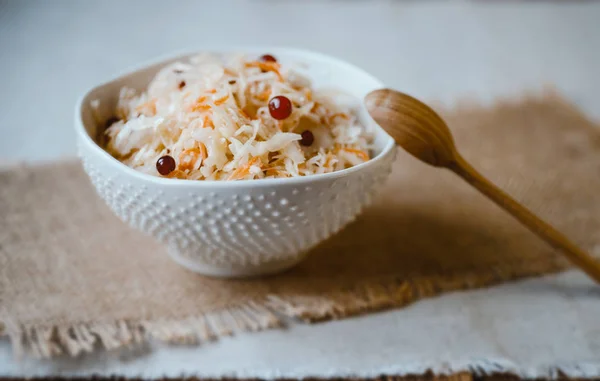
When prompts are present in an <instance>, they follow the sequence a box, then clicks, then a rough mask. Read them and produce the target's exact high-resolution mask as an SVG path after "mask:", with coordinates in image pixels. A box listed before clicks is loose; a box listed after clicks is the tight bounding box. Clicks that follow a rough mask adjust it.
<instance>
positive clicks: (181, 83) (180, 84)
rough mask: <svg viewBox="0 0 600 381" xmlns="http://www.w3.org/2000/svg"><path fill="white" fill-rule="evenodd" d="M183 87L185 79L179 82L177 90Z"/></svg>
mask: <svg viewBox="0 0 600 381" xmlns="http://www.w3.org/2000/svg"><path fill="white" fill-rule="evenodd" d="M184 87H185V81H181V82H179V90H181V89H183V88H184Z"/></svg>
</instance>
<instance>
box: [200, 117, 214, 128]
mask: <svg viewBox="0 0 600 381" xmlns="http://www.w3.org/2000/svg"><path fill="white" fill-rule="evenodd" d="M202 127H204V128H207V127H212V128H214V127H215V124H214V123H213V121H212V118H211V117H210V115H208V114H207V115H204V119H203V120H202Z"/></svg>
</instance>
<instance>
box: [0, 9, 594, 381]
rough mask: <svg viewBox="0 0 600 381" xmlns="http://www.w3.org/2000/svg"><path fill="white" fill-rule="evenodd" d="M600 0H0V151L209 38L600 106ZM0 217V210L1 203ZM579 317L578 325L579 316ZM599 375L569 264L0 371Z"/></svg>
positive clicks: (590, 316) (62, 130) (33, 150)
mask: <svg viewBox="0 0 600 381" xmlns="http://www.w3.org/2000/svg"><path fill="white" fill-rule="evenodd" d="M599 20H600V3H592V2H581V3H580V2H573V3H570V2H569V4H559V3H558V2H551V3H543V2H531V3H520V2H507V3H503V2H493V3H488V2H473V3H471V2H461V1H447V2H403V1H378V2H375V1H324V0H323V1H314V2H301V1H297V2H295V1H282V2H278V1H268V0H255V1H251V0H249V1H214V2H208V1H199V2H185V1H178V2H166V1H165V2H149V1H146V2H120V1H114V2H113V1H103V2H91V1H79V2H75V1H72V2H65V1H52V2H42V1H39V2H28V1H11V2H8V1H0V110H1V112H0V158H3V159H5V161H6V160H8V161H13V160H22V159H25V160H49V159H54V158H57V157H61V156H68V155H74V154H75V146H74V133H73V131H72V119H73V107H74V104H75V102H76V99H77V97H78V96H79V95H80V94H81V93H83V92H84V91H85V90H86V89H87V88H89V87H91V86H93V85H94V84H96V83H97V82H99V81H101V80H103V79H107V78H109V77H111V76H112V75H114V74H115V73H118V72H122V71H124V70H125V69H127V68H128V67H131V66H134V65H136V64H138V63H139V62H140V61H145V60H147V59H151V58H153V57H155V56H157V55H164V54H167V53H169V52H173V51H179V50H190V49H196V48H197V49H198V50H201V49H202V48H203V47H207V46H216V45H220V44H233V45H244V44H251V45H290V46H296V47H302V48H308V49H313V50H318V51H323V52H327V53H330V54H333V55H336V56H339V57H341V58H344V59H347V60H349V61H351V62H353V63H355V64H357V65H359V66H362V67H363V68H365V69H367V70H368V71H371V72H372V73H374V74H375V75H376V76H378V77H380V78H381V79H383V80H384V81H385V82H387V83H388V84H389V85H390V86H391V87H395V88H398V89H400V90H403V91H406V92H409V93H412V94H414V95H416V96H418V97H421V98H425V99H438V100H441V101H443V102H445V103H449V104H451V103H453V102H455V101H456V99H457V98H458V97H460V96H465V95H466V96H471V97H473V98H476V99H479V100H480V101H482V102H490V101H491V100H492V99H493V98H494V97H496V96H508V95H511V94H518V93H519V92H520V90H522V89H540V88H542V86H543V85H544V84H547V83H553V84H554V85H555V86H556V87H557V88H558V89H559V90H560V91H561V92H562V93H563V94H565V95H566V96H568V97H569V98H570V99H571V100H572V101H573V102H576V103H577V104H578V105H579V106H581V107H582V108H583V109H584V110H585V111H586V112H588V113H589V115H590V116H592V117H596V118H600V97H599V96H598V95H597V92H598V91H599V89H600V75H599V68H600V22H599ZM0 218H1V216H0ZM582 327H584V328H582ZM427 369H432V370H434V371H436V372H442V373H450V372H453V371H459V370H473V371H479V372H493V371H512V372H515V373H517V374H520V375H523V376H529V377H537V376H552V375H556V374H557V369H561V370H562V371H563V372H565V373H567V374H569V375H572V376H588V377H589V376H596V377H598V376H600V291H599V289H598V287H597V286H593V285H592V283H591V282H590V281H588V280H587V278H585V277H584V276H582V275H581V274H580V273H578V272H571V273H567V274H563V275H561V276H556V277H546V278H540V279H534V280H528V281H523V282H518V283H514V284H508V285H504V286H500V287H495V288H492V289H488V290H479V291H472V292H462V293H454V294H448V295H445V296H442V297H439V298H436V299H431V300H426V301H421V302H419V303H416V304H414V305H412V306H410V307H408V308H405V309H402V310H396V311H388V312H384V313H379V314H372V315H368V316H363V317H360V318H353V319H347V320H344V321H337V322H328V323H323V324H319V325H314V326H309V325H303V324H296V323H292V322H291V323H290V325H289V327H288V328H287V329H285V330H273V331H267V332H260V333H253V334H242V335H239V336H236V337H233V338H227V339H224V340H221V341H219V342H216V343H211V344H208V345H204V346H201V347H195V348H189V347H187V348H181V347H180V348H168V347H163V346H158V345H157V346H149V347H147V348H138V349H136V350H135V351H124V352H118V353H110V354H106V353H99V354H96V355H93V356H87V357H85V358H80V359H62V360H52V361H35V360H32V359H22V360H17V359H15V358H13V357H12V355H11V351H10V347H9V345H8V343H7V342H6V341H0V376H32V375H40V376H49V375H90V374H98V375H124V376H143V377H145V378H153V377H160V376H171V377H175V376H180V375H182V374H185V375H195V376H199V377H221V376H240V377H266V378H270V377H275V376H279V377H305V376H321V377H324V376H343V375H354V376H373V375H378V374H382V373H393V374H405V373H421V372H424V371H426V370H427Z"/></svg>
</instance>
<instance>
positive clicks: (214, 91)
mask: <svg viewBox="0 0 600 381" xmlns="http://www.w3.org/2000/svg"><path fill="white" fill-rule="evenodd" d="M206 92H207V93H209V94H215V93H216V92H217V89H210V90H206Z"/></svg>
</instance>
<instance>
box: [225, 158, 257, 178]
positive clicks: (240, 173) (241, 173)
mask: <svg viewBox="0 0 600 381" xmlns="http://www.w3.org/2000/svg"><path fill="white" fill-rule="evenodd" d="M259 160H260V159H259V158H258V157H256V156H255V157H253V158H252V159H250V161H248V162H247V163H246V164H245V165H243V166H241V167H238V168H237V169H236V170H235V171H233V173H231V176H229V178H228V179H227V180H239V179H241V178H244V177H245V176H246V175H248V173H250V167H251V166H253V165H254V164H256V162H257V161H259Z"/></svg>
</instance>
